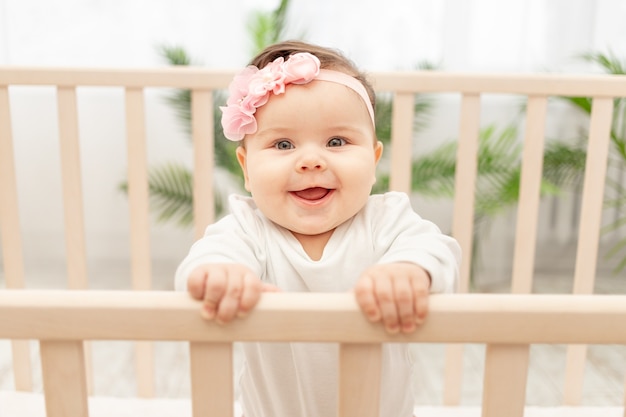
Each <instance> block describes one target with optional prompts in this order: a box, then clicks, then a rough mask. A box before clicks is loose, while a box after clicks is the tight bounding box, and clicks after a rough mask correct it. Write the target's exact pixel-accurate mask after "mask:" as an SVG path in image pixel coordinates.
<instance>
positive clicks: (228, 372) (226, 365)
mask: <svg viewBox="0 0 626 417" xmlns="http://www.w3.org/2000/svg"><path fill="white" fill-rule="evenodd" d="M189 356H190V361H191V366H190V368H191V406H192V410H193V417H213V416H214V417H218V416H219V417H222V416H223V417H233V401H234V398H233V391H234V390H233V345H232V343H203V342H192V343H190V344H189Z"/></svg>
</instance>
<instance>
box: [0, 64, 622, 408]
mask: <svg viewBox="0 0 626 417" xmlns="http://www.w3.org/2000/svg"><path fill="white" fill-rule="evenodd" d="M232 75H233V73H232V72H230V71H215V70H209V69H201V68H164V69H153V70H113V69H99V70H91V69H34V68H0V197H1V199H0V209H1V211H0V227H1V230H0V232H1V233H2V252H3V258H2V262H3V269H4V280H5V283H6V287H7V289H6V290H3V291H1V292H0V338H3V339H10V340H11V347H12V349H11V350H12V370H13V374H14V387H15V391H12V392H2V393H1V394H2V395H0V416H2V417H4V414H3V401H4V402H5V404H8V403H9V402H11V401H13V398H15V397H20V396H21V395H22V392H30V391H32V389H33V383H32V374H33V370H32V361H31V349H30V343H29V342H28V340H39V343H40V344H39V346H40V358H41V368H42V379H43V388H44V397H45V410H46V414H47V415H48V416H49V417H53V416H86V415H88V412H89V413H90V415H92V416H98V415H111V414H107V411H110V410H111V408H110V403H107V402H106V401H105V402H100V403H98V398H97V395H95V396H93V395H91V388H90V378H91V376H90V374H91V369H90V360H89V356H90V355H89V344H85V343H84V342H85V341H90V340H132V341H137V344H136V358H137V365H136V373H137V396H138V398H142V399H143V398H150V397H153V396H154V367H155V363H154V352H153V345H152V343H150V342H151V341H160V340H173V341H189V342H190V343H189V357H190V361H191V365H190V370H191V372H190V378H191V381H192V382H191V401H188V400H180V401H179V402H177V404H176V405H175V407H177V408H175V409H176V410H178V411H174V412H173V414H170V415H184V413H188V414H190V413H193V414H192V415H193V416H194V417H198V416H232V415H233V413H234V411H233V376H232V374H233V365H232V363H233V360H232V356H233V342H238V341H251V340H256V341H322V342H338V343H340V344H341V345H340V346H341V348H340V381H339V391H340V392H339V398H340V400H339V404H338V415H339V416H341V417H346V416H355V417H356V416H359V417H363V416H372V417H374V416H376V415H377V410H378V407H377V404H378V396H377V392H378V375H379V366H378V365H379V361H380V344H381V343H383V342H390V341H394V342H407V343H409V342H411V343H446V344H447V348H446V365H445V371H444V376H443V380H444V394H443V401H442V404H434V405H433V407H418V409H416V415H417V416H418V417H419V416H444V415H455V416H457V415H458V416H463V415H468V416H469V415H472V416H474V415H478V414H480V413H482V416H493V417H501V416H519V417H521V416H523V415H527V416H540V415H541V416H543V415H552V416H557V415H568V416H570V415H572V416H573V415H586V416H591V415H593V416H596V415H597V416H626V414H625V413H624V408H623V402H622V403H621V404H615V405H614V406H612V407H600V408H598V407H591V408H590V407H584V406H583V405H582V404H581V397H582V386H583V383H584V375H585V372H584V370H585V362H586V352H587V350H586V345H587V344H619V345H626V331H625V329H626V296H624V295H593V294H592V293H593V288H594V279H595V274H596V267H597V265H598V262H597V258H598V256H597V254H598V245H599V239H600V227H601V220H602V208H603V196H604V182H605V177H606V172H607V155H608V151H609V146H610V141H609V136H610V128H611V121H612V115H613V100H614V98H616V97H626V77H622V76H599V75H595V76H571V75H556V74H549V75H547V74H546V75H513V74H451V73H441V72H396V73H375V74H372V75H373V79H374V81H375V87H376V89H377V90H378V91H380V92H390V93H392V94H393V115H392V137H391V162H390V188H391V189H394V190H399V191H405V192H410V188H411V163H412V154H413V152H412V150H411V149H412V146H413V143H412V142H413V141H412V136H413V130H412V129H413V112H414V100H415V95H416V94H419V93H440V92H442V93H454V94H457V95H460V97H461V107H460V114H459V126H458V139H459V144H458V153H457V165H456V173H455V178H456V180H455V196H454V203H453V220H452V234H453V235H454V236H455V237H456V238H457V239H458V241H459V242H460V244H461V246H462V248H463V252H464V259H463V264H462V276H461V282H460V286H459V292H460V293H461V294H455V295H437V296H433V297H432V303H431V315H430V318H429V320H428V322H427V324H426V325H424V327H423V328H421V329H420V330H419V331H417V332H416V333H415V334H414V335H411V336H405V335H400V336H389V335H387V334H385V332H384V330H382V328H381V327H380V326H373V325H371V324H369V323H368V322H367V321H366V320H365V319H364V318H363V317H362V315H361V313H360V312H359V311H358V309H357V307H356V304H355V302H354V300H353V298H352V296H351V295H350V294H266V295H264V296H263V298H262V301H261V303H260V305H259V306H258V308H257V309H256V310H255V312H254V313H253V314H251V315H250V316H249V317H248V318H246V319H244V320H238V321H237V322H236V323H233V324H232V325H229V326H225V327H220V326H217V325H215V324H213V323H206V322H203V321H202V320H201V319H200V317H199V314H198V305H196V303H195V302H193V301H192V300H190V299H189V298H188V297H187V296H186V294H179V293H173V292H166V291H146V290H150V289H151V288H152V283H151V278H150V277H151V275H152V271H151V253H150V240H149V236H150V217H149V203H148V201H149V196H148V186H147V184H148V183H147V172H148V168H147V157H146V146H147V145H146V122H145V90H146V89H147V88H179V89H189V90H191V97H192V109H191V118H192V124H191V125H192V138H193V146H194V163H193V166H194V168H193V169H194V183H193V184H194V185H193V188H194V192H193V193H194V202H195V203H194V223H195V229H194V230H195V236H200V235H201V234H202V232H203V230H204V228H205V226H206V225H207V224H209V223H210V222H211V221H213V220H214V217H215V214H214V207H215V201H214V188H213V181H214V179H213V172H214V170H213V159H214V153H213V149H214V147H213V118H212V117H211V116H210V115H212V114H213V106H214V104H213V95H214V92H215V91H217V90H222V89H224V88H225V87H226V86H227V85H228V83H229V82H230V79H231V77H232ZM24 85H26V86H53V87H54V88H55V91H56V97H57V103H58V106H57V112H58V130H59V137H60V146H59V148H60V153H61V171H62V172H61V175H62V185H63V196H62V199H63V205H64V210H65V240H66V262H67V274H68V277H67V278H68V281H67V282H68V288H69V290H68V289H59V290H32V289H25V287H27V283H28V277H26V276H25V275H26V274H25V272H24V260H23V248H22V239H21V231H20V209H23V208H21V207H19V204H18V196H19V194H20V190H18V189H17V188H18V187H17V185H16V184H17V181H16V172H17V170H16V167H15V160H14V139H13V137H14V135H13V132H12V126H11V101H12V100H11V95H12V92H11V90H12V88H14V86H24ZM90 86H97V87H112V88H120V87H121V88H123V90H124V97H125V110H124V111H125V122H126V138H127V150H128V154H127V158H128V199H129V206H130V242H131V244H130V247H131V251H132V253H131V254H130V258H131V261H132V280H133V282H132V288H133V290H135V291H119V290H118V291H103V290H87V287H88V282H87V268H86V248H85V239H84V236H85V220H84V207H83V205H84V202H83V193H82V182H81V180H82V179H81V159H80V146H79V145H80V134H79V129H78V110H77V107H78V103H77V90H80V89H81V88H83V87H90ZM496 94H498V95H499V94H515V95H520V96H524V97H526V119H525V134H524V139H523V159H522V172H521V189H520V196H519V205H518V210H517V216H516V233H515V250H514V255H513V261H512V262H513V267H512V274H511V289H512V290H511V292H512V294H470V293H469V292H470V285H469V284H470V268H471V264H470V263H471V262H470V261H471V258H472V257H471V253H472V239H473V232H474V230H473V227H474V201H475V196H474V191H473V190H474V189H475V184H476V172H477V160H476V154H477V149H478V138H479V128H480V120H481V119H480V118H481V98H482V97H484V96H485V95H496ZM553 96H571V97H578V96H582V97H593V107H592V113H591V119H590V125H589V141H588V145H587V161H586V170H585V178H584V185H583V190H582V203H581V214H580V219H581V221H580V225H579V234H578V242H579V243H578V246H577V256H576V266H575V272H574V274H573V288H574V290H573V294H567V295H565V294H561V295H540V294H531V293H532V286H533V271H534V265H535V242H536V236H537V228H538V225H537V224H538V212H539V203H540V187H541V175H542V157H543V150H544V136H545V134H544V130H545V125H546V119H547V114H548V112H547V107H548V99H549V98H550V97H553ZM33 118H34V119H36V118H37V115H33ZM44 186H45V184H44ZM465 343H480V344H486V345H487V348H486V355H485V369H484V382H483V397H482V398H483V400H482V407H478V408H476V407H474V408H472V407H464V406H462V404H461V394H460V393H461V387H462V383H463V375H462V362H463V349H464V348H463V344H465ZM536 343H541V344H569V345H570V346H569V347H568V349H567V359H566V364H567V365H566V378H565V385H564V389H563V391H564V395H563V405H564V407H553V409H552V410H544V409H537V408H534V407H529V406H527V404H526V401H525V396H526V385H527V375H528V363H529V349H530V345H531V344H536ZM156 365H157V366H158V364H156ZM216 376H219V378H217V377H216ZM25 395H26V397H22V398H24V400H23V403H22V404H23V406H24V407H27V405H28V406H30V405H32V404H33V403H35V402H37V401H38V400H34V399H33V396H34V397H35V398H36V397H37V396H39V401H43V400H42V396H41V395H39V394H36V393H35V394H25ZM142 401H143V400H140V399H126V400H125V403H124V404H125V405H126V406H127V407H128V409H132V410H133V411H132V412H133V413H134V415H142V414H140V412H139V411H137V410H144V411H143V413H144V415H151V416H155V415H168V414H164V413H165V411H164V410H165V409H166V407H165V405H164V403H163V402H161V403H159V401H160V399H154V400H148V402H152V403H153V404H157V405H156V406H153V407H152V408H150V409H149V410H150V411H145V410H148V408H141V407H144V406H145V407H149V406H148V405H145V403H143V402H142ZM139 402H141V406H139V405H138V404H139ZM94 404H100V407H96V406H95V405H94ZM189 406H190V407H189ZM19 407H20V406H17V408H19ZM185 407H189V408H185ZM5 408H6V407H5ZM14 408H16V407H14ZM25 409H26V408H24V410H25ZM181 410H182V411H181ZM13 411H15V410H13ZM13 411H10V412H13ZM18 411H19V410H18ZM42 413H43V411H42ZM159 413H160V414H159ZM446 413H450V414H446ZM452 413H453V414H452ZM547 413H551V414H547ZM583 413H584V414H583ZM7 415H14V414H7ZM28 415H34V414H28ZM41 415H43V414H41ZM129 415H130V414H129Z"/></svg>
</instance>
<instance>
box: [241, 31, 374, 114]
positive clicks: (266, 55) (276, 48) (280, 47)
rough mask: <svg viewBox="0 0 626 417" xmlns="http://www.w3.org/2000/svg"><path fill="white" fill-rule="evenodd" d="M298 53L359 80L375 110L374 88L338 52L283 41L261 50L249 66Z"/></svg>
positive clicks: (308, 44) (363, 75)
mask: <svg viewBox="0 0 626 417" xmlns="http://www.w3.org/2000/svg"><path fill="white" fill-rule="evenodd" d="M298 52H308V53H310V54H313V55H315V56H316V57H317V58H318V59H319V60H320V67H321V68H325V69H331V70H335V71H341V72H344V73H346V74H348V75H351V76H353V77H354V78H356V79H357V80H359V82H360V83H361V84H363V86H364V87H365V90H366V91H367V95H368V96H369V98H370V101H371V102H372V108H373V109H375V108H376V94H375V93H374V87H372V85H371V84H370V82H369V81H368V79H367V76H366V75H365V73H363V72H362V71H360V70H359V69H358V68H357V66H356V65H355V64H354V63H353V62H352V61H350V60H349V59H348V58H347V57H346V56H345V55H343V54H342V53H341V52H340V51H338V50H335V49H331V48H326V47H323V46H319V45H314V44H310V43H307V42H302V41H293V40H292V41H284V42H279V43H276V44H273V45H270V46H268V47H267V48H265V49H264V50H262V51H261V52H260V53H259V54H258V55H257V56H255V57H254V58H253V59H252V61H250V65H254V66H255V67H257V68H259V69H261V68H263V67H265V66H266V65H267V64H269V63H270V62H272V61H274V60H275V59H276V58H279V57H283V58H284V59H285V60H286V59H287V58H289V57H290V56H291V55H293V54H296V53H298Z"/></svg>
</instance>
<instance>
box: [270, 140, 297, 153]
mask: <svg viewBox="0 0 626 417" xmlns="http://www.w3.org/2000/svg"><path fill="white" fill-rule="evenodd" d="M274 147H275V148H276V149H278V150H283V151H284V150H287V149H293V144H292V143H291V142H289V141H288V140H279V141H278V142H276V143H275V144H274Z"/></svg>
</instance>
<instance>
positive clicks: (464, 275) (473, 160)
mask: <svg viewBox="0 0 626 417" xmlns="http://www.w3.org/2000/svg"><path fill="white" fill-rule="evenodd" d="M460 116H461V117H460V122H459V140H458V145H457V157H456V160H457V162H456V170H455V175H454V214H453V218H452V236H454V237H455V238H456V239H457V241H458V242H459V245H460V246H461V250H462V252H463V259H462V260H461V270H460V280H459V288H458V291H459V292H461V293H467V292H468V291H469V283H470V274H471V259H472V242H473V240H474V239H473V237H474V194H475V189H476V172H477V167H478V159H477V155H478V136H479V130H480V95H478V94H463V96H462V100H461V115H460ZM463 352H464V347H463V345H447V346H446V357H445V370H444V386H443V403H444V405H448V406H452V405H459V404H460V402H461V388H462V384H463Z"/></svg>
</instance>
